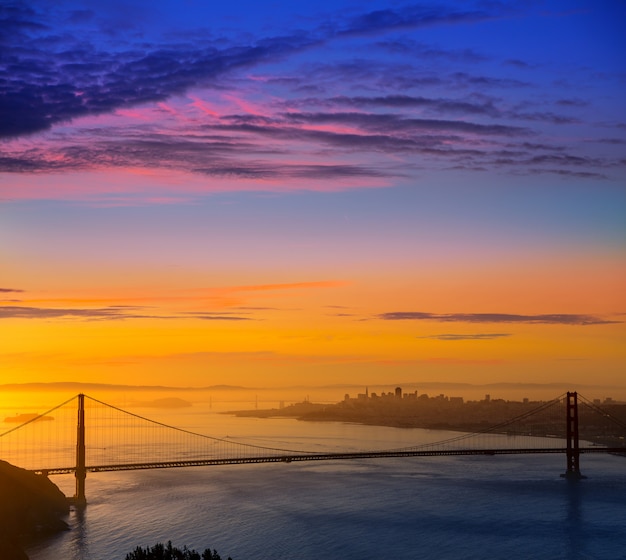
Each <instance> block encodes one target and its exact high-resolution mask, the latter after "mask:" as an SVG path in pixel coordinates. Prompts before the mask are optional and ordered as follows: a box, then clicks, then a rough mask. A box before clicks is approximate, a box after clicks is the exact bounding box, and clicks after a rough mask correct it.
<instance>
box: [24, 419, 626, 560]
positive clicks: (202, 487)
mask: <svg viewBox="0 0 626 560" xmlns="http://www.w3.org/2000/svg"><path fill="white" fill-rule="evenodd" d="M218 422H219V423H220V424H219V425H220V427H221V429H222V430H226V433H227V434H228V437H231V438H235V439H237V438H239V439H240V440H241V441H245V442H246V443H255V444H258V445H273V446H280V447H283V448H304V449H307V450H319V451H334V450H337V451H339V450H348V451H350V450H355V451H356V450H362V449H391V448H397V447H403V446H406V445H414V444H418V443H421V442H426V441H437V440H443V439H446V438H447V437H450V436H452V435H454V434H453V433H450V432H445V431H430V430H421V429H398V428H388V427H377V426H362V425H355V424H344V423H334V422H319V423H317V422H316V423H312V422H299V421H297V420H293V419H256V418H233V417H224V416H221V417H219V418H218V417H217V415H215V424H214V425H215V426H217V425H218ZM278 444H279V445H278ZM581 469H582V470H583V474H585V475H587V477H588V478H586V479H584V480H581V481H578V482H569V481H567V480H565V479H563V478H561V477H560V476H559V475H560V474H561V473H562V472H563V471H564V470H565V457H564V456H562V455H511V456H480V457H421V458H420V457H415V458H384V459H363V460H349V461H328V462H309V463H307V462H301V463H300V462H298V463H279V464H256V465H230V466H228V465H225V466H209V467H194V468H179V469H163V470H147V471H128V472H117V473H90V474H89V475H88V478H87V500H88V505H87V506H86V508H85V509H72V511H71V512H70V514H69V515H68V517H67V519H66V520H67V522H68V524H69V525H70V530H69V531H66V532H64V533H62V534H59V535H57V536H55V537H53V538H51V539H47V540H43V541H41V542H39V543H34V544H32V545H31V546H30V547H29V548H28V549H27V552H28V554H29V556H30V558H31V560H92V559H93V560H117V559H119V560H123V559H124V557H125V555H126V554H127V553H128V552H130V551H132V550H134V549H135V547H137V546H144V547H145V546H152V545H154V544H155V543H157V542H167V541H168V540H171V541H172V543H173V544H174V545H175V546H178V547H182V546H183V545H187V546H188V547H190V548H195V549H196V550H198V551H202V550H204V549H205V548H209V547H210V548H212V549H216V550H217V551H218V552H219V554H220V555H221V556H222V557H223V558H227V557H228V556H230V557H232V558H233V560H270V559H271V560H278V559H294V560H318V559H322V558H323V559H329V560H339V559H347V560H353V559H354V560H357V559H359V560H368V559H372V560H374V559H383V558H384V559H395V560H415V559H442V560H445V559H485V558H496V559H506V560H517V559H520V560H521V559H528V558H537V559H591V558H593V559H599V560H600V559H602V560H611V559H615V560H617V559H626V458H624V457H617V456H612V455H604V454H599V455H593V454H589V455H582V457H581ZM52 481H53V482H55V483H56V484H57V485H58V486H59V487H60V488H61V489H62V490H63V491H64V492H65V493H66V494H67V495H72V494H73V485H74V479H73V477H72V476H70V475H67V476H65V475H64V476H56V477H52Z"/></svg>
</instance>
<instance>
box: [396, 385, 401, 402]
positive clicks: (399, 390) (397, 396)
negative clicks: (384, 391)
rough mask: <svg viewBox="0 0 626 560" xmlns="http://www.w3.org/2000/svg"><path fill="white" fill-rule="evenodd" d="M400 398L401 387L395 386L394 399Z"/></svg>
mask: <svg viewBox="0 0 626 560" xmlns="http://www.w3.org/2000/svg"><path fill="white" fill-rule="evenodd" d="M401 398H402V387H396V399H401Z"/></svg>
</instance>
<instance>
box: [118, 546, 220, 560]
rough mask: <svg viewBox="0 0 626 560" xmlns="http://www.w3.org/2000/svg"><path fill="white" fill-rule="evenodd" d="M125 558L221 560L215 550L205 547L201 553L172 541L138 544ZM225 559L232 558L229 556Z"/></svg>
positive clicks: (146, 559) (132, 559)
mask: <svg viewBox="0 0 626 560" xmlns="http://www.w3.org/2000/svg"><path fill="white" fill-rule="evenodd" d="M125 560H222V557H221V556H220V555H219V554H218V553H217V550H213V551H211V549H209V548H207V549H206V550H205V551H204V552H203V553H202V554H200V553H199V552H196V551H195V550H193V549H191V550H190V549H188V548H187V547H186V546H184V547H183V548H182V549H180V548H177V547H175V546H172V541H168V542H167V544H166V545H163V544H162V543H157V544H155V545H154V546H153V547H149V546H148V547H146V548H145V549H144V548H141V547H140V546H138V547H137V548H136V549H135V550H134V551H133V552H129V553H128V554H127V555H126V558H125ZM227 560H232V558H231V557H230V556H229V557H228V559H227Z"/></svg>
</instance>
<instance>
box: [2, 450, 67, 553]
mask: <svg viewBox="0 0 626 560" xmlns="http://www.w3.org/2000/svg"><path fill="white" fill-rule="evenodd" d="M68 511H69V504H68V501H67V498H66V497H65V495H64V494H63V492H61V491H60V490H59V489H58V488H57V487H56V485H54V484H53V483H52V482H50V480H48V479H47V478H46V477H44V476H41V475H37V474H33V473H31V472H29V471H27V470H24V469H20V468H18V467H15V466H13V465H11V464H9V463H7V462H5V461H0V558H1V559H2V560H27V558H28V556H27V555H26V554H25V553H24V551H23V550H22V544H23V543H24V542H28V541H29V540H33V539H37V538H41V537H45V536H48V535H53V534H55V533H57V532H59V531H65V530H67V529H68V525H67V523H65V521H63V520H62V519H61V517H62V516H63V515H65V514H67V513H68Z"/></svg>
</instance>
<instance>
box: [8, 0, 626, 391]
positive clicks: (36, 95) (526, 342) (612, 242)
mask: <svg viewBox="0 0 626 560" xmlns="http://www.w3.org/2000/svg"><path fill="white" fill-rule="evenodd" d="M624 21H626V3H624V2H621V1H602V0H600V1H598V0H590V1H575V0H567V1H558V0H555V1H550V2H540V1H532V0H528V1H499V2H498V1H476V2H472V1H467V2H452V1H449V2H438V1H434V2H428V3H412V2H404V1H387V2H384V1H377V0H374V1H367V0H359V1H358V2H357V1H351V0H335V1H333V2H329V1H325V0H320V1H318V2H315V3H312V2H311V3H308V2H294V1H286V0H277V1H271V2H256V1H255V2H252V1H247V0H231V1H229V2H215V1H212V0H203V1H200V0H184V1H183V0H176V1H173V0H150V1H147V0H145V1H144V0H124V1H123V2H122V1H121V0H120V1H117V0H108V1H107V2H100V1H98V2H96V1H93V0H82V1H77V0H54V1H52V0H32V1H28V2H19V1H12V0H5V1H3V2H2V4H1V5H0V267H1V268H0V384H3V383H5V384H8V383H31V382H59V381H79V382H85V383H87V382H89V383H121V384H130V385H144V384H148V385H170V386H176V387H187V386H195V387H202V386H210V385H215V384H230V385H242V386H247V387H279V386H287V385H288V386H292V385H311V386H321V385H331V384H363V385H368V384H370V385H371V384H385V383H387V382H389V383H394V384H395V383H399V382H417V383H419V382H424V383H426V382H442V383H461V382H462V383H476V384H482V383H496V382H505V383H562V384H563V385H564V386H565V385H566V386H567V387H568V388H570V390H576V387H577V385H578V384H580V385H587V384H595V385H602V386H604V387H607V388H612V390H613V391H616V392H617V393H619V391H620V390H622V391H623V396H624V397H625V398H626V382H625V380H624V379H625V378H624V373H625V372H626V324H625V321H626V289H625V288H626V102H625V101H624V99H625V98H626V96H625V92H626V67H625V66H626V64H625V62H624V52H626V38H625V37H626V36H625V35H624V33H623V22H624Z"/></svg>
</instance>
